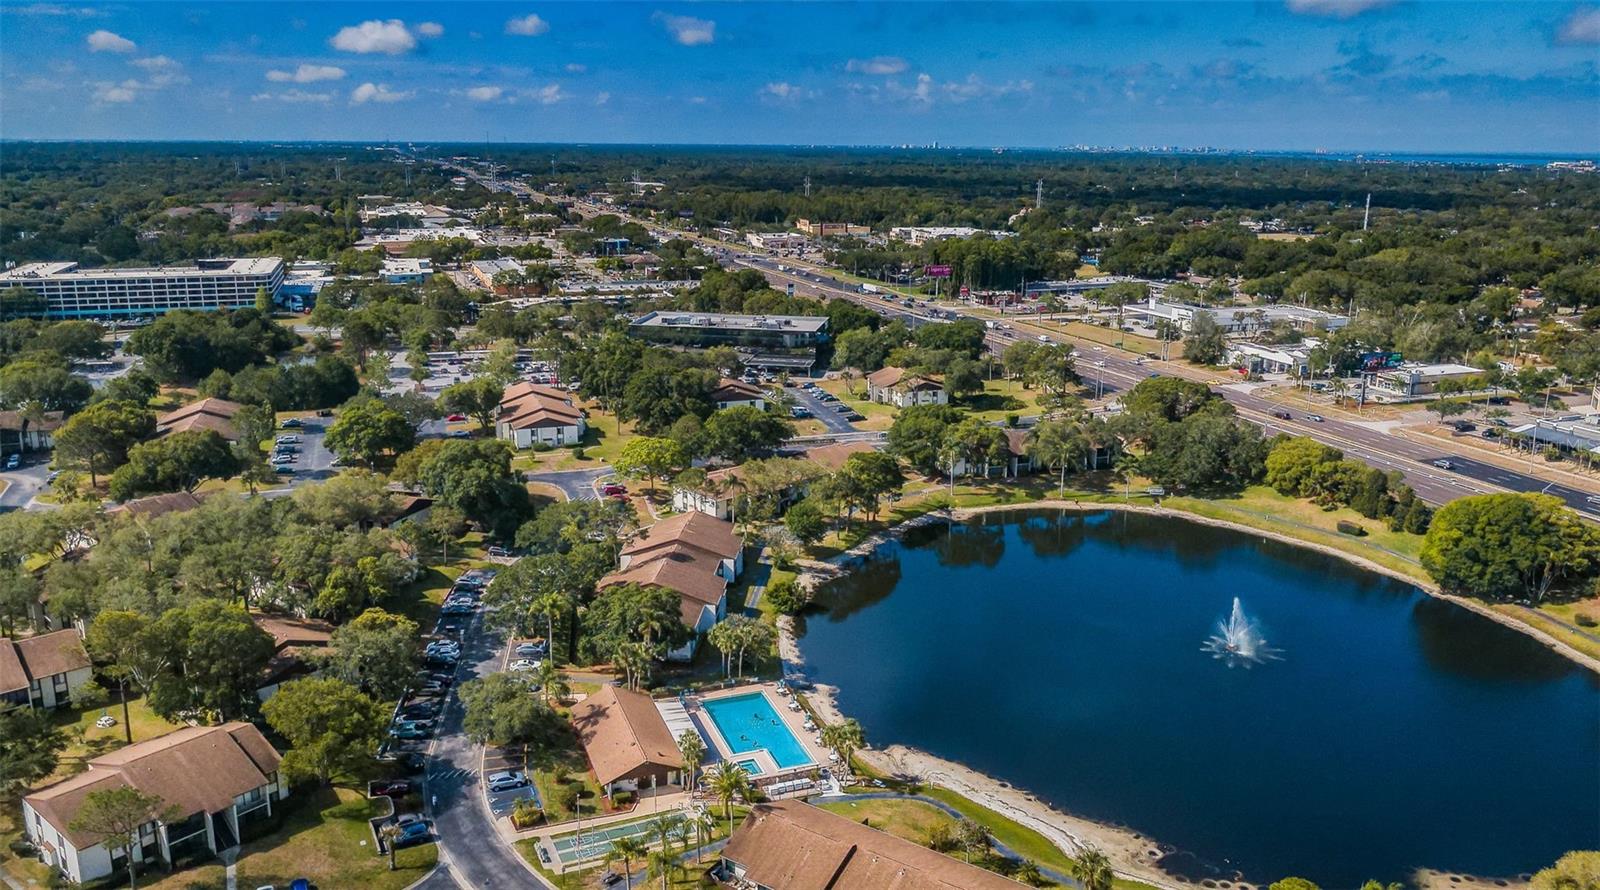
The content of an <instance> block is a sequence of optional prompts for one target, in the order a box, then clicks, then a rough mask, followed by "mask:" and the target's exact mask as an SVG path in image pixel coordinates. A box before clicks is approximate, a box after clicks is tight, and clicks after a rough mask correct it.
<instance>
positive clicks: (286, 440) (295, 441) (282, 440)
mask: <svg viewBox="0 0 1600 890" xmlns="http://www.w3.org/2000/svg"><path fill="white" fill-rule="evenodd" d="M272 444H274V445H299V444H300V437H299V436H295V435H289V436H279V437H278V440H277V441H276V442H274V443H272Z"/></svg>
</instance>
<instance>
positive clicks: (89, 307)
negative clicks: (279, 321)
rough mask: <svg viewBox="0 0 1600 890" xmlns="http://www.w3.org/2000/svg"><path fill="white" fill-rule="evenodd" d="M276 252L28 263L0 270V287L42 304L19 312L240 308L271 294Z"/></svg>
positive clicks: (278, 281)
mask: <svg viewBox="0 0 1600 890" xmlns="http://www.w3.org/2000/svg"><path fill="white" fill-rule="evenodd" d="M283 273H284V265H283V260H281V259H279V258H278V257H254V258H249V259H213V260H196V261H195V263H194V265H192V266H156V267H143V268H135V269H80V268H79V267H78V264H77V263H70V262H64V263H29V264H27V265H25V266H18V267H17V268H15V269H8V270H6V271H5V272H3V273H0V292H4V291H7V290H10V289H12V288H25V289H27V290H28V291H31V292H33V293H34V294H36V295H37V296H38V297H39V298H40V300H41V304H40V305H37V306H30V307H25V308H19V309H17V310H16V311H17V312H18V314H27V315H33V316H43V317H45V318H98V317H110V316H138V315H160V314H162V313H164V312H167V311H170V310H173V309H200V310H210V309H240V308H244V307H247V306H254V305H255V302H256V292H257V291H259V290H261V289H262V288H266V291H267V293H268V294H270V295H272V296H276V295H277V293H278V288H279V287H280V286H281V285H282V284H283Z"/></svg>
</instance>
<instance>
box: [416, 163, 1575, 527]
mask: <svg viewBox="0 0 1600 890" xmlns="http://www.w3.org/2000/svg"><path fill="white" fill-rule="evenodd" d="M447 166H451V167H452V169H455V170H458V171H459V172H461V173H463V174H465V175H468V176H472V177H473V178H475V179H479V180H480V181H482V182H483V184H484V185H485V186H486V187H488V188H490V189H492V190H496V191H511V192H514V193H516V194H519V195H521V196H524V197H527V198H530V199H533V200H543V199H544V196H543V195H541V194H539V193H537V192H535V191H533V190H532V189H530V188H528V187H527V186H525V185H523V184H521V183H518V182H515V181H512V180H499V181H495V182H487V181H483V180H482V177H481V174H478V173H476V172H475V171H472V170H470V169H468V168H466V167H455V166H453V165H447ZM576 209H577V211H578V212H579V213H581V214H582V215H584V216H586V217H587V216H594V215H596V214H599V213H612V214H616V215H618V216H621V217H623V218H624V219H627V220H628V221H630V222H637V223H639V224H640V225H643V226H645V227H646V228H648V229H649V230H651V231H652V232H658V233H659V234H661V235H667V236H669V237H678V238H684V239H687V240H689V241H692V242H694V243H696V244H698V245H699V246H700V247H701V248H702V249H704V250H707V251H708V252H710V253H711V255H713V256H715V257H717V259H718V261H719V262H721V263H722V264H723V265H725V266H743V267H746V268H751V269H756V270H758V271H760V272H762V273H763V274H765V275H766V276H767V279H768V280H769V281H772V282H773V283H774V284H775V285H777V286H778V287H779V288H780V289H783V288H787V287H788V286H789V285H791V284H792V285H793V286H794V290H795V293H796V294H799V295H802V296H811V297H818V298H822V299H829V298H833V297H843V298H844V299H847V300H851V301H853V302H856V303H859V304H861V305H864V306H867V307H869V308H872V309H874V310H876V311H879V312H880V313H881V314H884V315H886V316H888V317H891V318H899V319H901V320H903V321H905V322H906V324H907V325H908V326H909V327H911V328H913V329H915V328H917V327H919V326H921V325H924V324H938V323H940V322H941V321H945V320H947V319H944V320H941V319H937V318H933V317H931V316H930V315H928V314H927V310H926V309H918V308H914V307H907V306H905V305H904V304H903V303H901V302H891V301H889V300H887V299H885V296H887V295H886V294H866V293H861V292H860V291H859V290H857V288H856V287H855V286H854V285H851V284H848V283H846V282H844V281H841V280H840V279H839V278H837V277H836V276H835V274H834V272H833V271H832V270H830V269H828V268H827V267H824V266H820V265H816V264H814V263H810V262H807V261H805V260H795V259H790V258H783V259H782V261H781V262H780V261H779V259H776V258H771V257H766V256H760V255H758V254H756V253H754V252H753V250H754V248H748V247H744V246H741V245H736V244H728V243H727V242H722V241H717V240H714V239H711V238H707V237H705V236H702V235H699V234H697V233H693V232H678V231H672V232H661V231H660V229H659V227H658V226H656V225H654V224H652V223H650V222H648V221H646V220H641V219H635V218H633V217H630V216H627V215H626V214H623V213H620V212H619V211H617V210H615V209H613V208H608V207H601V206H600V205H597V204H589V203H586V202H582V201H580V202H578V203H577V204H576ZM780 265H782V266H784V267H785V268H783V269H781V270H780V269H779V268H778V267H779V266H780ZM943 308H946V309H953V310H954V312H955V313H956V314H958V315H972V316H973V317H978V316H976V315H973V314H972V313H969V312H966V311H965V309H964V308H963V307H961V306H955V307H943ZM1025 336H1029V335H1028V334H1024V333H1020V332H1017V331H1016V330H1015V329H1014V328H1013V329H1012V330H1010V331H1008V330H1004V329H1001V330H991V331H990V332H989V333H988V334H987V335H986V336H985V338H984V339H985V342H986V343H987V344H988V346H989V348H990V349H991V350H993V351H994V352H996V353H999V352H1003V351H1004V350H1005V348H1006V347H1007V346H1009V345H1010V344H1012V343H1014V342H1016V341H1017V339H1019V338H1021V337H1025ZM1034 336H1042V337H1044V338H1046V339H1047V340H1049V341H1051V342H1061V343H1070V344H1071V345H1073V346H1074V347H1075V348H1076V349H1077V350H1078V355H1079V361H1078V372H1079V373H1080V374H1081V375H1082V376H1083V378H1084V380H1085V382H1086V383H1087V384H1088V385H1089V386H1091V387H1095V386H1097V384H1098V388H1099V391H1100V393H1101V394H1102V395H1109V394H1112V393H1116V392H1121V391H1124V390H1126V389H1128V388H1130V387H1132V386H1134V385H1135V384H1137V383H1138V382H1139V381H1141V380H1144V379H1146V378H1148V377H1151V376H1153V375H1155V374H1167V375H1171V376H1175V377H1185V378H1188V379H1192V380H1201V381H1206V380H1210V379H1212V378H1213V377H1214V376H1215V375H1214V374H1211V373H1209V372H1206V371H1204V370H1202V369H1197V368H1193V367H1190V366H1188V365H1184V364H1181V363H1177V362H1158V361H1146V360H1144V359H1142V358H1140V357H1139V356H1137V355H1134V354H1132V353H1129V352H1125V351H1122V350H1119V349H1116V348H1113V347H1109V346H1100V345H1097V344H1093V343H1084V342H1079V341H1077V340H1076V339H1075V338H1072V337H1068V336H1065V335H1063V334H1059V333H1056V332H1053V331H1043V332H1042V333H1040V334H1036V335H1034ZM1213 389H1215V390H1216V391H1218V392H1219V393H1220V394H1221V396H1222V397H1223V398H1224V399H1227V400H1228V401H1229V402H1230V403H1231V404H1233V406H1234V407H1235V408H1236V409H1237V410H1238V412H1239V416H1240V417H1242V418H1244V419H1246V420H1249V421H1251V422H1252V423H1256V424H1259V425H1260V426H1261V427H1262V428H1263V430H1264V431H1265V432H1266V433H1267V434H1268V435H1272V434H1275V433H1279V432H1284V433H1289V434H1292V435H1298V436H1310V437H1311V438H1313V439H1316V440H1317V441H1319V442H1322V443H1324V444H1326V445H1331V446H1333V447H1335V448H1338V449H1339V450H1341V451H1343V452H1344V453H1345V455H1346V456H1348V457H1352V458H1355V459H1357V460H1360V461H1363V462H1365V463H1367V464H1369V465H1371V466H1374V467H1378V468H1380V469H1383V470H1399V471H1400V472H1402V473H1403V474H1405V479H1406V482H1407V484H1409V485H1410V486H1411V487H1412V489H1414V490H1415V491H1416V492H1417V494H1418V495H1419V496H1421V497H1422V499H1423V500H1425V501H1427V502H1429V503H1431V504H1435V505H1438V504H1444V503H1448V502H1449V501H1452V500H1454V499H1456V498H1458V497H1463V496H1465V495H1472V494H1487V493H1490V492H1496V491H1517V492H1543V493H1546V494H1552V495H1555V496H1556V497H1559V498H1561V499H1562V500H1563V501H1565V502H1566V503H1567V505H1568V506H1570V507H1572V508H1573V509H1574V510H1576V511H1578V512H1579V514H1580V515H1583V516H1584V517H1586V518H1589V519H1600V505H1596V504H1592V503H1590V502H1589V500H1588V498H1589V496H1590V495H1591V494H1595V492H1589V491H1582V490H1579V489H1576V488H1572V487H1570V486H1566V485H1561V484H1558V483H1554V482H1547V481H1546V480H1543V479H1539V478H1536V477H1534V476H1529V475H1526V474H1523V473H1519V472H1516V471H1514V470H1508V469H1506V468H1504V467H1501V466H1498V465H1495V464H1490V463H1485V462H1483V461H1481V460H1475V459H1473V458H1470V457H1465V456H1463V455H1461V454H1457V453H1455V452H1453V451H1451V450H1448V449H1445V448H1442V447H1440V446H1438V445H1434V444H1430V443H1422V442H1413V441H1411V440H1409V439H1402V438H1400V437H1398V436H1393V435H1390V434H1388V433H1386V432H1383V431H1382V430H1376V429H1372V428H1370V427H1367V426H1363V425H1361V424H1357V423H1351V422H1348V421H1341V420H1334V419H1326V420H1324V421H1322V422H1320V423H1319V422H1315V421H1311V420H1308V419H1306V417H1305V415H1304V413H1303V412H1302V413H1301V414H1298V415H1295V416H1294V417H1293V418H1292V419H1289V420H1284V419H1282V418H1279V417H1275V416H1273V412H1274V411H1283V410H1284V409H1283V407H1282V406H1280V405H1278V404H1276V403H1274V402H1270V401H1268V400H1266V399H1263V398H1261V397H1260V396H1257V395H1254V394H1253V393H1251V392H1249V391H1248V390H1247V389H1245V388H1243V387H1235V386H1221V387H1213ZM1442 459H1448V460H1449V462H1450V469H1448V470H1446V469H1443V468H1440V467H1437V466H1435V465H1434V461H1437V460H1442Z"/></svg>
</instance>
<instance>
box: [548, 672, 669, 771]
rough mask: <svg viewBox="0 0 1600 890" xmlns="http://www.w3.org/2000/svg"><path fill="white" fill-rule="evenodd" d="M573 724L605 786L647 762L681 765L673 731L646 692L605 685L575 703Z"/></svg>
mask: <svg viewBox="0 0 1600 890" xmlns="http://www.w3.org/2000/svg"><path fill="white" fill-rule="evenodd" d="M572 726H573V728H574V729H576V730H577V731H578V740H579V741H580V742H582V743H583V751H584V753H585V754H587V755H588V757H589V765H590V766H592V767H593V768H594V775H595V778H596V779H598V780H599V781H600V783H601V784H606V783H608V782H614V781H616V780H617V779H620V778H622V777H623V776H626V775H627V774H629V773H631V772H633V771H634V770H637V769H639V768H640V767H643V766H648V765H655V766H662V767H667V768H669V769H681V768H682V767H683V755H682V754H680V753H679V752H678V745H677V742H676V741H675V740H674V739H673V738H672V730H670V729H668V728H667V721H665V720H663V719H662V718H661V712H660V711H657V710H656V706H655V703H654V702H652V701H651V700H650V696H648V695H645V694H643V693H640V692H630V691H628V690H626V689H619V688H617V687H615V686H602V687H601V688H600V691H599V692H596V693H595V694H593V695H591V696H589V697H588V698H585V699H584V700H583V701H581V702H578V703H577V704H576V705H573V706H572Z"/></svg>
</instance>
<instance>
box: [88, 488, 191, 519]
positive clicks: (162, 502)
mask: <svg viewBox="0 0 1600 890" xmlns="http://www.w3.org/2000/svg"><path fill="white" fill-rule="evenodd" d="M198 506H200V498H198V497H196V496H195V495H193V494H191V493H190V492H187V491H174V492H171V493H170V494H153V495H150V496H149V497H144V498H134V499H133V500H130V501H123V502H122V503H120V504H118V505H116V506H115V507H112V508H111V509H109V510H107V511H106V515H107V516H117V515H122V514H126V515H129V516H164V515H166V514H168V513H181V512H183V511H184V510H193V509H194V508H195V507H198Z"/></svg>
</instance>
